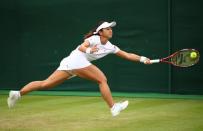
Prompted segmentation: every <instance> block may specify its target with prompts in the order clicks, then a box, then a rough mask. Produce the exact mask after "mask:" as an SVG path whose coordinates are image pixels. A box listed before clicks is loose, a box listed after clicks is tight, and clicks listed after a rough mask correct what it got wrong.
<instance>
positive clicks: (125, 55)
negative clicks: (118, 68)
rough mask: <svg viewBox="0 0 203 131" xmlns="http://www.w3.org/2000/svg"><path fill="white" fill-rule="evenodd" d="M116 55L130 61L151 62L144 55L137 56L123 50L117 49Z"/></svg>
mask: <svg viewBox="0 0 203 131" xmlns="http://www.w3.org/2000/svg"><path fill="white" fill-rule="evenodd" d="M116 55H117V56H119V57H121V58H124V59H127V60H130V61H135V62H143V63H144V64H151V63H150V59H149V58H146V57H144V56H139V55H137V54H134V53H128V52H126V51H123V50H119V51H118V52H117V53H116Z"/></svg>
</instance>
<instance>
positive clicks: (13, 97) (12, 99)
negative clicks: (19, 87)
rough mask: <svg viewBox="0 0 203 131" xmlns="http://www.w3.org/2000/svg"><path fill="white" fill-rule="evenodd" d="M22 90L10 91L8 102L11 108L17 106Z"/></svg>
mask: <svg viewBox="0 0 203 131" xmlns="http://www.w3.org/2000/svg"><path fill="white" fill-rule="evenodd" d="M20 97H21V96H20V92H19V91H10V92H9V97H8V99H7V104H8V107H9V108H12V107H14V106H15V104H16V102H17V100H19V99H20Z"/></svg>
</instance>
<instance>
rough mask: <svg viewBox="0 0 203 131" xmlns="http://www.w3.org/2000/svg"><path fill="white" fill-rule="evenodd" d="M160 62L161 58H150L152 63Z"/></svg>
mask: <svg viewBox="0 0 203 131" xmlns="http://www.w3.org/2000/svg"><path fill="white" fill-rule="evenodd" d="M159 62H160V59H155V60H150V63H152V64H153V63H159Z"/></svg>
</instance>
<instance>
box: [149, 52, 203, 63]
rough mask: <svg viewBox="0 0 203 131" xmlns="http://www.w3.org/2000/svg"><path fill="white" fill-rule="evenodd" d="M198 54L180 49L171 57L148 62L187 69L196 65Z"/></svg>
mask: <svg viewBox="0 0 203 131" xmlns="http://www.w3.org/2000/svg"><path fill="white" fill-rule="evenodd" d="M199 58H200V53H199V52H198V51H197V50H195V49H182V50H179V51H177V52H175V53H173V54H172V55H170V56H168V57H165V58H162V59H154V60H150V62H151V63H168V64H171V65H174V66H178V67H189V66H193V65H195V64H196V63H198V61H199Z"/></svg>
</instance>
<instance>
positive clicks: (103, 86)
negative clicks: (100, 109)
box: [73, 65, 114, 108]
mask: <svg viewBox="0 0 203 131" xmlns="http://www.w3.org/2000/svg"><path fill="white" fill-rule="evenodd" d="M73 73H74V74H76V75H77V76H79V77H81V78H85V79H89V80H93V81H96V82H97V83H98V84H99V88H100V92H101V94H102V97H103V99H104V100H105V101H106V103H107V104H108V106H109V107H110V108H111V107H112V106H113V105H114V101H113V98H112V95H111V91H110V89H109V86H108V84H107V79H106V76H105V75H104V73H103V72H102V71H101V70H100V69H99V68H97V67H96V66H95V65H90V66H88V67H85V68H82V69H76V70H73Z"/></svg>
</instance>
